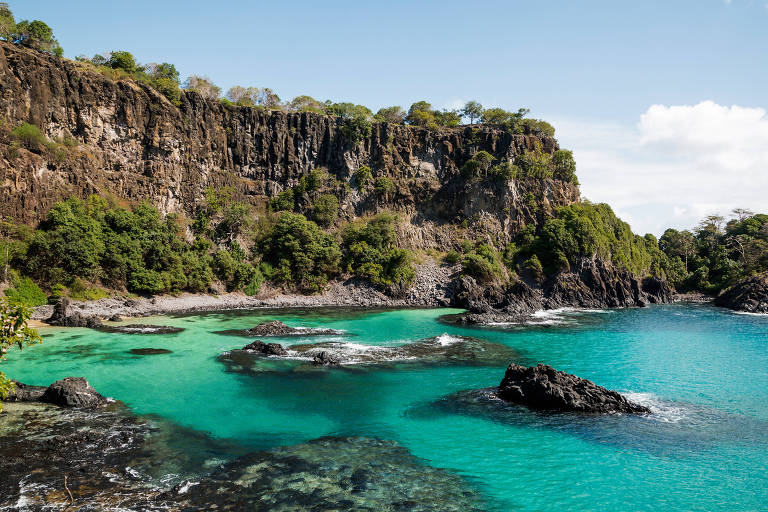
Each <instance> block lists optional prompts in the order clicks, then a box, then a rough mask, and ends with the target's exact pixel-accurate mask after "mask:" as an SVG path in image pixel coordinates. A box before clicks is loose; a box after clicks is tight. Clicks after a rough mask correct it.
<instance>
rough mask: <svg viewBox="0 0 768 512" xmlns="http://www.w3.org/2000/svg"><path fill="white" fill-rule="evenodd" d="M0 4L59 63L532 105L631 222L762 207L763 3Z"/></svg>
mask: <svg viewBox="0 0 768 512" xmlns="http://www.w3.org/2000/svg"><path fill="white" fill-rule="evenodd" d="M9 4H10V7H11V9H12V10H13V12H14V14H15V15H16V18H17V19H25V18H28V19H41V20H43V21H45V22H46V23H48V24H49V25H50V26H51V27H52V28H53V30H54V34H55V35H56V37H57V38H58V40H59V42H60V43H61V45H62V46H63V48H64V52H65V56H67V57H70V58H73V57H75V56H77V55H81V54H85V55H88V56H92V55H93V54H95V53H104V52H108V51H112V50H128V51H130V52H132V53H133V54H134V55H135V56H136V58H137V60H138V61H139V62H142V63H146V62H163V61H165V62H171V63H174V64H175V65H176V67H177V68H178V69H179V70H180V72H181V74H182V76H183V77H185V76H187V75H189V74H192V73H196V74H202V75H207V76H209V77H210V78H211V79H212V80H213V81H214V82H215V83H216V84H217V85H219V86H221V87H222V88H223V89H224V90H226V89H228V88H229V87H230V86H232V85H243V86H257V87H270V88H272V89H273V90H275V91H276V92H277V93H278V94H279V95H280V96H281V97H282V98H283V99H290V98H292V97H294V96H297V95H300V94H308V95H310V96H313V97H315V98H318V99H320V100H325V99H332V100H335V101H351V102H355V103H360V104H363V105H366V106H368V107H369V108H371V109H372V110H374V111H376V110H377V109H378V108H380V107H383V106H389V105H401V106H403V107H405V108H406V109H407V108H408V106H410V104H411V103H413V102H415V101H419V100H426V101H429V102H430V103H432V104H433V105H434V106H435V107H438V108H453V107H455V106H457V105H461V104H463V103H464V102H465V101H467V100H477V101H479V102H481V103H482V104H483V105H484V106H486V107H490V106H498V107H502V108H506V109H509V110H517V109H518V108H520V107H526V108H529V109H530V110H531V116H533V117H539V118H543V119H546V120H548V121H550V122H551V123H552V124H553V125H554V126H555V128H556V129H557V133H556V136H557V138H558V139H559V141H560V144H561V146H562V147H564V148H567V149H572V150H573V151H574V156H575V158H576V162H577V173H578V176H579V180H580V182H581V190H582V195H583V196H584V197H585V198H588V199H590V200H591V201H594V202H607V203H609V204H610V205H611V206H612V207H613V208H614V210H615V211H616V212H617V214H619V216H621V217H622V218H623V219H624V220H626V221H628V222H629V223H630V225H631V226H632V228H633V229H634V230H635V231H636V232H638V233H646V232H651V233H654V234H656V235H660V234H661V233H662V232H663V231H664V229H665V228H666V227H670V226H671V227H676V228H691V227H694V226H695V225H696V224H697V222H698V220H699V219H700V218H701V217H703V216H704V215H709V214H714V213H720V214H724V215H727V214H728V213H729V211H730V210H731V209H733V208H736V207H745V208H751V209H753V210H759V211H763V212H768V199H767V197H768V114H766V110H765V109H766V108H768V0H663V1H656V0H643V1H641V2H638V1H634V2H629V1H617V0H539V1H536V2H531V1H530V0H526V1H518V0H506V1H475V2H466V1H453V0H442V1H435V2H429V1H422V2H419V1H399V0H390V1H389V2H363V1H360V0H357V1H334V0H327V1H325V2H317V1H315V2H311V1H303V0H294V1H291V2H285V1H283V2H259V1H244V0H242V1H230V2H218V3H211V2H201V1H198V0H187V1H184V2H181V1H176V0H163V1H152V2H150V1H146V0H134V1H132V2H130V3H126V2H104V1H103V0H100V1H95V0H82V1H78V0H71V1H67V2H62V1H61V0H41V1H35V0H23V1H18V0H16V1H13V0H9Z"/></svg>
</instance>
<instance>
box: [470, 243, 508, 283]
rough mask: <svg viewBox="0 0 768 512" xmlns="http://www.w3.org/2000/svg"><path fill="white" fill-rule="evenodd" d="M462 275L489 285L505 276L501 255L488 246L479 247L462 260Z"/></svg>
mask: <svg viewBox="0 0 768 512" xmlns="http://www.w3.org/2000/svg"><path fill="white" fill-rule="evenodd" d="M461 266H462V273H464V274H466V275H469V276H471V277H474V278H475V279H477V280H478V281H480V282H483V283H487V282H490V281H493V280H494V279H497V278H500V277H501V276H502V275H503V269H502V267H501V261H500V257H499V254H498V253H497V252H496V251H495V250H493V248H492V247H490V246H488V245H484V244H481V245H478V246H477V247H475V248H474V249H473V250H472V251H470V252H468V253H467V254H465V255H464V257H463V258H462V259H461Z"/></svg>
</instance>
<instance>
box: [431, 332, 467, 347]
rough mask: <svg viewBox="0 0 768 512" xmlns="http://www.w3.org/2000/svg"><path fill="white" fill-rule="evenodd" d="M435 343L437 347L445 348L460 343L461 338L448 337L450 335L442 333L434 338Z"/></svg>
mask: <svg viewBox="0 0 768 512" xmlns="http://www.w3.org/2000/svg"><path fill="white" fill-rule="evenodd" d="M435 341H436V342H437V343H438V344H439V345H441V346H443V347H446V346H448V345H453V344H454V343H458V342H460V341H461V338H458V337H456V336H451V335H450V334H448V333H443V334H441V335H440V336H438V337H436V338H435Z"/></svg>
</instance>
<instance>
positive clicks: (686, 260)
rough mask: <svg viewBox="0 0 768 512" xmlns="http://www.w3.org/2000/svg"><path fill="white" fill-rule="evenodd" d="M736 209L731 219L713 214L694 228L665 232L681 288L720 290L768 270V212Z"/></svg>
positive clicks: (676, 281)
mask: <svg viewBox="0 0 768 512" xmlns="http://www.w3.org/2000/svg"><path fill="white" fill-rule="evenodd" d="M733 213H734V216H735V217H734V218H733V219H731V220H730V221H728V222H727V223H725V219H724V218H723V217H720V216H717V215H711V216H709V217H707V218H705V219H704V220H702V221H701V223H700V224H699V226H698V227H697V228H696V229H695V230H694V231H693V232H691V231H688V230H685V231H677V230H676V229H668V230H666V231H665V232H664V235H662V237H661V238H660V239H659V247H660V248H661V250H662V251H663V252H664V254H665V255H666V256H667V258H668V259H669V261H670V262H671V263H670V267H671V269H672V272H671V274H670V280H671V281H672V283H673V284H674V286H675V287H676V288H677V289H678V290H680V291H695V292H701V293H711V294H716V293H718V292H719V291H720V290H723V289H725V288H727V287H729V286H731V285H733V284H735V283H736V282H738V281H740V280H742V279H744V278H746V277H748V276H750V275H752V274H755V273H758V272H763V271H766V270H768V215H765V214H755V213H753V212H750V211H749V210H744V209H737V210H734V212H733Z"/></svg>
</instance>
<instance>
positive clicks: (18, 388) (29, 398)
mask: <svg viewBox="0 0 768 512" xmlns="http://www.w3.org/2000/svg"><path fill="white" fill-rule="evenodd" d="M13 384H14V386H13V390H12V391H11V393H10V394H9V395H8V398H6V401H7V402H38V401H40V399H41V398H42V397H43V393H45V389H46V388H45V386H29V385H27V384H22V383H21V382H19V381H17V380H14V381H13Z"/></svg>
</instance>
